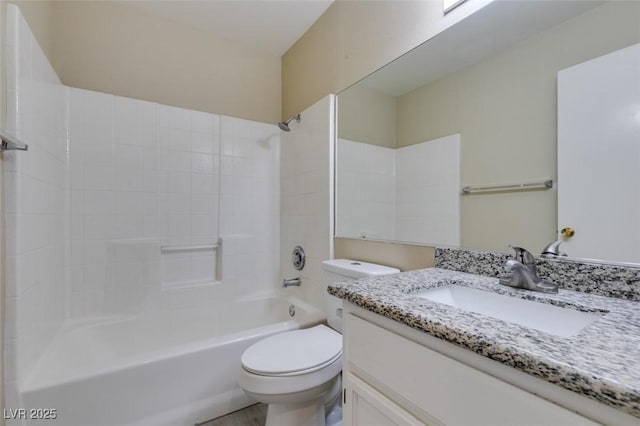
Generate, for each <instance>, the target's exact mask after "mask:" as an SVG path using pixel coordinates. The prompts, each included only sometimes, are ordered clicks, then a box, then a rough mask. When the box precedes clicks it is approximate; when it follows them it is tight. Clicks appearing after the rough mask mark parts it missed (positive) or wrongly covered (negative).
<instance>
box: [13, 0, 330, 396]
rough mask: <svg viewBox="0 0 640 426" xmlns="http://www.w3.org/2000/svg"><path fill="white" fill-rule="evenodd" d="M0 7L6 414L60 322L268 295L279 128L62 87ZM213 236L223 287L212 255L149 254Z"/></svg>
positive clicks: (274, 253)
mask: <svg viewBox="0 0 640 426" xmlns="http://www.w3.org/2000/svg"><path fill="white" fill-rule="evenodd" d="M7 9H8V12H7V15H8V26H7V32H8V36H7V37H6V43H7V45H6V46H5V47H6V51H7V78H8V81H7V99H8V108H7V109H8V123H7V124H8V126H7V127H8V130H9V131H11V132H14V133H16V134H17V135H18V136H19V137H21V138H24V140H25V141H27V142H28V143H29V145H30V147H29V151H27V152H24V153H6V154H4V159H3V162H4V163H5V167H4V172H5V191H4V194H5V206H6V216H5V219H6V229H7V256H8V257H7V303H6V323H5V339H6V340H5V372H6V377H5V380H6V384H7V387H6V389H7V391H6V395H7V400H6V406H8V407H17V406H19V404H18V401H17V398H18V393H17V386H18V384H19V383H22V382H23V381H24V379H25V378H26V374H27V373H28V372H29V371H30V370H31V368H32V367H33V365H34V364H35V362H36V361H37V359H38V358H39V356H40V355H41V354H42V352H43V351H44V350H45V348H46V347H47V345H48V344H49V343H50V342H51V340H52V339H53V337H54V335H55V333H56V331H57V330H59V329H60V327H61V325H62V324H63V322H64V321H65V320H67V321H80V320H84V319H88V318H91V317H99V316H103V315H109V314H118V313H139V312H141V311H143V310H149V309H181V308H191V307H197V306H209V307H215V304H216V303H221V302H220V301H221V300H228V299H230V298H233V297H237V296H239V295H243V294H247V293H250V292H260V291H268V290H272V289H273V286H274V284H275V283H277V280H278V277H279V269H278V268H279V260H278V256H279V255H280V253H279V241H280V202H279V200H280V194H279V192H280V187H279V184H280V180H279V177H280V131H279V130H278V128H277V126H275V125H273V124H264V123H257V122H252V121H247V120H242V119H236V118H231V117H225V116H219V115H213V114H207V113H201V112H197V111H190V110H186V109H180V108H174V107H169V106H164V105H158V104H154V103H150V102H144V101H139V100H134V99H127V98H122V97H117V96H112V95H107V94H102V93H96V92H90V91H86V90H80V89H73V88H67V87H65V86H63V85H62V84H61V83H60V81H59V80H58V78H57V76H56V74H55V72H54V71H53V69H52V68H51V66H50V65H49V63H48V62H47V60H46V57H45V56H44V54H43V53H42V51H41V49H40V47H39V46H38V44H37V42H36V41H35V39H34V38H33V35H32V34H31V31H30V30H29V27H28V25H27V23H26V21H25V20H24V18H23V17H22V15H21V14H20V13H19V11H18V9H17V8H16V7H15V6H12V5H9V6H8V8H7ZM327 173H328V172H327ZM327 229H328V227H327ZM219 237H220V238H222V239H223V249H222V275H223V281H222V282H214V280H213V278H214V276H215V272H216V271H215V270H214V268H213V267H212V265H214V264H215V263H214V262H212V259H213V258H214V256H215V252H214V251H213V250H208V251H207V250H204V251H193V252H188V253H186V254H171V255H161V254H160V245H165V244H168V245H177V244H180V245H182V244H202V243H209V242H215V241H217V239H218V238H219Z"/></svg>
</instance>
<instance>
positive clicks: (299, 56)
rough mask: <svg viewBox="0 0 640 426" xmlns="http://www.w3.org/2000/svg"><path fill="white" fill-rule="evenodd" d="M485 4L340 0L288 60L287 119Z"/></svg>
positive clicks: (285, 85) (285, 62) (284, 59)
mask: <svg viewBox="0 0 640 426" xmlns="http://www.w3.org/2000/svg"><path fill="white" fill-rule="evenodd" d="M484 4H485V1H484V0H474V1H470V2H467V3H464V4H463V5H462V6H460V7H458V8H457V9H455V10H454V11H453V12H451V13H449V14H447V15H446V17H443V12H442V0H426V1H407V0H403V1H398V0H381V1H351V0H337V1H336V2H335V3H334V4H332V5H331V7H329V9H327V11H326V12H325V13H324V14H323V15H322V16H321V17H320V18H319V19H318V20H317V21H316V22H315V24H314V25H313V26H312V27H311V28H310V29H309V30H308V31H307V32H306V33H305V34H304V35H303V36H302V37H301V38H300V39H299V40H298V41H297V42H296V43H295V44H294V45H293V46H292V47H291V48H290V49H289V50H288V51H287V53H285V54H284V55H283V57H282V82H283V85H282V116H283V117H288V116H289V115H291V114H295V113H296V112H298V111H301V110H303V109H305V108H306V107H307V106H309V105H311V104H313V103H314V102H316V101H317V100H319V99H321V98H323V97H324V96H326V95H327V94H329V93H338V92H340V91H341V90H344V89H346V88H347V87H349V86H350V85H352V84H354V83H355V82H357V81H358V80H360V79H362V78H364V77H366V76H367V75H368V74H370V73H372V72H373V71H375V70H376V69H378V68H380V67H382V66H383V65H385V64H386V63H388V62H389V61H391V60H393V59H395V58H397V57H398V56H400V55H402V54H403V53H406V52H408V51H409V50H411V49H413V48H414V47H416V46H418V45H419V44H420V43H422V42H424V41H425V40H428V39H429V38H430V37H432V36H433V35H434V34H437V33H438V32H439V31H441V30H442V29H443V28H446V27H447V26H449V25H451V24H452V23H454V22H456V21H458V20H460V19H462V18H463V17H464V16H467V15H468V14H469V13H471V12H473V11H475V10H477V9H478V8H480V7H482V6H483V5H484Z"/></svg>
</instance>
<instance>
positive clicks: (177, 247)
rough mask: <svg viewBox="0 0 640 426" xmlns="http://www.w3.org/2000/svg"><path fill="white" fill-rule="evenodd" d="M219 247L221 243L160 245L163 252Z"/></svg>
mask: <svg viewBox="0 0 640 426" xmlns="http://www.w3.org/2000/svg"><path fill="white" fill-rule="evenodd" d="M219 247H220V243H216V244H198V245H167V246H160V251H161V252H162V253H170V252H174V251H196V250H215V249H217V248H219Z"/></svg>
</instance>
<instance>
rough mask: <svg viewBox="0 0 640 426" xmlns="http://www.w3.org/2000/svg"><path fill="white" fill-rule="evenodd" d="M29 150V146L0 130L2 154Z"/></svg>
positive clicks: (0, 149) (0, 150)
mask: <svg viewBox="0 0 640 426" xmlns="http://www.w3.org/2000/svg"><path fill="white" fill-rule="evenodd" d="M27 149H29V145H27V144H26V143H23V142H20V141H19V140H18V139H16V138H14V137H13V136H9V135H8V134H7V133H6V132H5V131H4V130H0V152H3V151H13V150H18V151H26V150H27Z"/></svg>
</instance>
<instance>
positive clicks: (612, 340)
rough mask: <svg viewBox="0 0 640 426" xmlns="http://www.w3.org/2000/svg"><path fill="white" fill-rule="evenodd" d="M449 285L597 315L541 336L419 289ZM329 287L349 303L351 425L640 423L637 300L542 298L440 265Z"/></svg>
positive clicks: (567, 293) (347, 399) (347, 414)
mask: <svg viewBox="0 0 640 426" xmlns="http://www.w3.org/2000/svg"><path fill="white" fill-rule="evenodd" d="M452 284H454V285H457V286H461V287H467V288H470V289H474V290H479V291H483V292H487V293H493V294H500V295H503V296H508V297H510V298H513V299H519V300H528V301H533V302H534V303H535V304H545V305H550V306H553V307H556V308H561V309H562V310H571V311H576V310H578V311H581V312H582V311H586V314H587V315H595V316H596V319H595V321H593V322H591V323H590V324H588V325H585V326H580V327H579V329H577V330H576V331H574V332H573V333H571V335H569V336H560V335H557V334H554V333H556V331H555V330H554V328H553V325H552V326H551V329H547V331H544V332H543V331H539V330H537V329H535V328H532V327H531V326H529V325H519V324H515V323H512V322H508V321H502V320H498V319H496V318H494V317H492V316H488V315H483V314H478V313H474V312H470V311H466V310H464V309H460V308H456V307H453V306H449V305H448V304H444V303H440V302H435V301H432V300H429V299H425V298H423V297H420V296H419V295H420V294H422V293H424V292H425V291H426V290H429V289H432V288H443V287H447V286H450V285H452ZM329 292H330V293H331V294H334V295H336V296H339V297H341V298H343V299H345V300H346V301H347V302H349V303H345V306H344V317H345V329H344V341H345V350H344V362H343V375H344V376H343V381H344V395H343V402H344V424H345V425H370V424H376V425H387V424H389V425H393V424H403V425H404V424H425V423H426V424H429V425H432V424H433V425H442V424H448V425H468V424H473V425H483V424H486V425H489V424H490V425H515V424H517V425H540V424H549V425H592V424H616V425H638V424H640V368H638V366H637V360H638V359H640V347H639V344H638V343H639V342H640V313H639V312H638V309H637V302H634V301H629V300H623V299H616V298H609V297H603V296H599V295H592V294H586V293H581V292H575V291H571V290H564V289H561V290H560V292H559V293H558V294H557V295H549V294H541V293H534V292H529V291H525V290H518V289H511V288H505V287H504V286H500V285H499V284H498V279H497V278H491V277H484V276H479V275H473V274H467V273H462V272H457V271H450V270H444V269H438V268H433V269H425V270H419V271H412V272H407V273H402V274H396V275H393V276H389V277H384V278H373V279H365V280H359V281H351V282H346V283H339V284H335V285H332V286H330V288H329ZM574 313H575V312H574ZM533 325H534V326H535V327H537V325H536V324H533ZM562 333H563V332H562V331H560V332H559V334H562Z"/></svg>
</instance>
